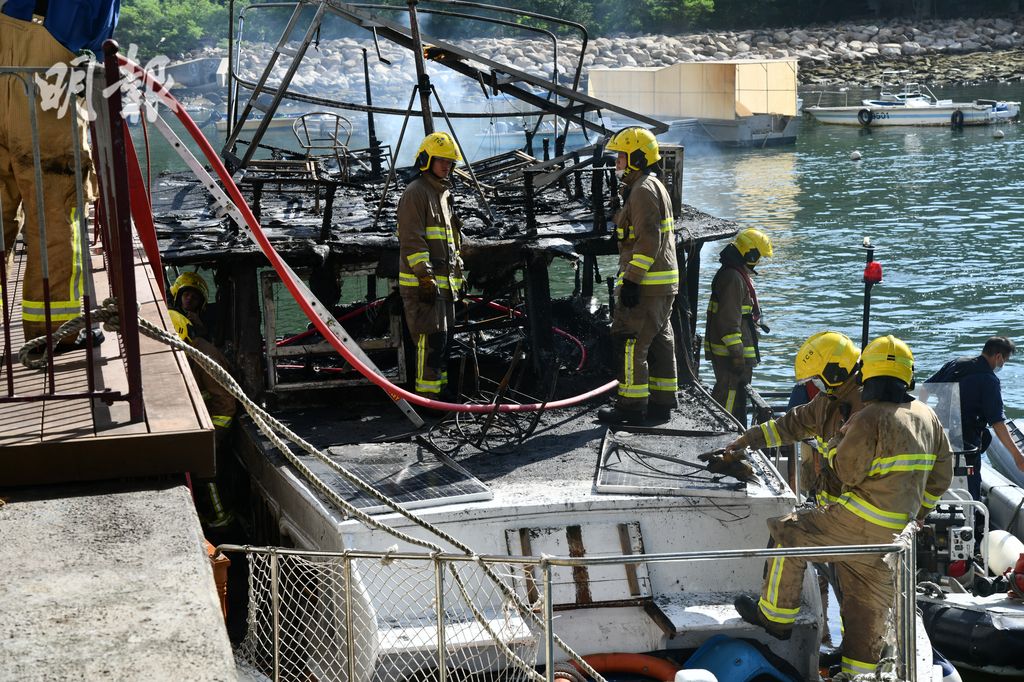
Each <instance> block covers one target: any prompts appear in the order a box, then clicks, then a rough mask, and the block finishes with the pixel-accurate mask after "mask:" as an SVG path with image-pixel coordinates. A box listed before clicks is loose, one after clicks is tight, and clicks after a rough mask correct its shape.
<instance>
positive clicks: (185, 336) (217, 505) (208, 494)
mask: <svg viewBox="0 0 1024 682" xmlns="http://www.w3.org/2000/svg"><path fill="white" fill-rule="evenodd" d="M209 297H210V290H209V288H208V287H207V285H206V280H204V279H203V277H202V275H200V274H198V273H196V272H183V273H181V275H179V276H178V278H177V279H176V280H174V284H172V285H171V308H170V310H169V313H170V316H171V322H172V323H173V324H174V328H175V331H177V332H178V336H179V337H180V338H181V340H182V341H184V342H185V343H188V344H190V345H192V346H193V347H195V349H196V350H198V351H200V352H201V353H203V354H205V355H207V356H209V357H210V358H213V360H214V361H216V363H217V364H218V365H220V366H221V367H223V368H225V369H227V367H228V360H227V358H226V357H224V354H223V353H221V352H220V349H219V348H217V347H216V346H215V345H213V343H211V342H210V340H209V334H208V332H207V330H206V325H205V324H203V321H202V319H201V318H200V315H201V313H202V311H203V309H204V308H205V307H206V302H207V300H209ZM189 365H190V366H191V368H192V374H193V375H194V376H195V378H196V383H198V384H199V390H200V391H201V392H202V395H203V402H204V403H206V409H207V410H208V411H209V413H210V421H212V422H213V432H214V438H215V441H214V448H215V452H216V457H217V472H218V473H221V472H224V471H226V466H225V464H226V458H227V456H228V449H227V439H228V435H229V433H230V430H231V425H232V423H233V422H234V419H235V413H236V412H237V411H238V403H237V402H236V401H235V397H234V396H233V395H231V393H230V392H229V391H228V390H227V389H226V388H224V387H223V386H221V385H220V383H219V382H218V381H217V380H216V379H214V378H213V377H212V376H210V374H209V373H207V371H206V370H205V369H203V368H202V367H201V366H200V365H198V364H196V363H195V362H193V361H192V360H191V359H190V360H189ZM197 485H198V486H199V488H200V490H199V491H196V493H195V496H196V506H197V510H198V512H199V516H200V519H202V520H203V521H204V522H205V523H206V524H207V525H209V526H213V527H223V526H226V525H228V524H229V523H231V521H232V520H233V518H232V515H231V513H230V512H229V511H228V510H227V509H226V507H225V504H224V501H223V499H222V497H221V494H220V490H219V489H218V488H217V484H216V482H215V481H213V480H206V481H197ZM207 503H208V504H207Z"/></svg>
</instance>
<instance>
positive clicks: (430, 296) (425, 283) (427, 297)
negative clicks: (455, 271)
mask: <svg viewBox="0 0 1024 682" xmlns="http://www.w3.org/2000/svg"><path fill="white" fill-rule="evenodd" d="M419 299H420V301H421V302H422V303H433V302H434V301H436V300H437V280H435V279H434V278H433V277H430V276H427V277H420V290H419Z"/></svg>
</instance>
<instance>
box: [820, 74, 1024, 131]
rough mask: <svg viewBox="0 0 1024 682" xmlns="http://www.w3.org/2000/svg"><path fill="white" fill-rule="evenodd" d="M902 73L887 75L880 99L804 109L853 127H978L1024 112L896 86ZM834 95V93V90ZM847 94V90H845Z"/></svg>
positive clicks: (909, 84)
mask: <svg viewBox="0 0 1024 682" xmlns="http://www.w3.org/2000/svg"><path fill="white" fill-rule="evenodd" d="M899 73H900V72H894V71H887V72H885V73H884V74H883V82H882V86H881V92H880V94H879V96H878V97H877V98H876V99H864V100H861V102H860V103H859V104H853V105H851V104H844V105H842V106H821V96H824V95H825V94H829V93H825V92H823V93H821V96H819V99H818V104H816V105H815V106H812V107H805V108H804V111H806V112H807V113H808V114H810V115H811V116H813V117H814V118H815V120H817V121H820V122H821V123H833V124H837V125H850V126H863V127H868V126H954V127H959V126H974V125H988V124H991V123H998V122H1000V121H1007V120H1010V119H1014V118H1016V117H1017V116H1018V114H1019V113H1020V102H1011V101H1005V102H1004V101H996V100H991V99H977V100H974V101H973V102H955V101H953V100H951V99H939V98H938V97H937V96H936V95H935V93H933V92H932V91H931V89H930V88H929V87H928V86H927V85H923V84H921V83H916V82H913V81H903V82H902V83H901V84H899V85H895V84H894V82H893V80H891V79H892V77H894V76H898V75H899ZM833 94H834V93H833ZM843 94H844V95H845V94H846V93H843Z"/></svg>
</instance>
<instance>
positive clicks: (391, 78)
mask: <svg viewBox="0 0 1024 682" xmlns="http://www.w3.org/2000/svg"><path fill="white" fill-rule="evenodd" d="M462 44H464V45H466V46H467V47H469V48H471V49H473V50H475V51H477V52H479V53H480V54H481V55H482V56H484V57H487V58H488V59H492V60H494V61H497V62H501V63H504V64H508V65H510V66H513V67H515V68H517V69H520V70H523V71H527V72H530V73H535V74H538V75H542V76H544V77H548V78H550V77H551V75H552V66H553V63H554V61H555V60H554V59H553V53H552V47H551V43H550V41H542V40H529V39H520V38H516V39H512V38H478V39H469V40H464V41H462ZM580 45H581V42H580V40H579V39H567V40H563V41H560V43H559V49H560V52H559V54H558V58H557V68H558V74H559V79H560V80H561V81H562V82H563V83H569V82H571V79H572V75H573V73H574V71H575V68H576V60H577V59H578V55H579V51H580ZM363 48H368V49H369V50H370V54H371V55H373V54H374V48H373V45H372V43H371V42H370V41H360V40H355V39H337V40H324V41H322V42H321V43H320V45H319V48H318V49H315V50H314V49H311V50H310V51H309V52H308V53H307V55H306V59H305V63H304V65H303V67H302V68H301V69H300V71H299V73H297V74H296V77H295V79H294V80H293V83H292V89H293V90H295V91H298V92H304V93H307V94H311V95H317V96H321V97H327V98H331V99H341V100H343V101H349V102H361V101H362V100H363V94H362V92H363V65H362V49H363ZM381 48H382V52H383V56H384V57H385V58H387V59H389V60H391V62H392V64H391V65H390V66H386V65H384V64H382V63H380V62H379V61H377V60H376V59H371V63H370V75H371V79H372V81H373V83H374V99H375V104H380V105H384V106H389V105H394V104H396V103H399V102H400V103H402V105H403V108H404V104H405V102H407V100H408V97H409V93H410V92H411V87H412V85H413V83H414V81H415V73H414V68H413V64H412V58H411V55H410V54H409V53H408V52H407V51H405V50H401V49H398V48H396V47H387V46H385V45H384V44H382V45H381ZM272 49H273V45H271V44H269V43H267V44H261V43H253V44H247V45H246V46H245V49H243V51H242V59H241V63H240V69H239V71H240V73H241V74H242V76H243V77H244V78H248V79H250V80H258V78H259V74H260V71H261V69H262V66H263V65H264V64H266V62H267V60H268V59H269V57H270V55H271V51H272ZM211 54H216V52H215V51H206V52H204V53H201V54H197V55H193V56H197V57H198V56H211ZM723 59H795V60H797V62H798V64H799V68H798V74H799V75H798V77H799V80H800V83H801V84H802V85H832V84H848V85H860V86H874V85H878V83H879V81H880V77H881V73H882V71H883V70H886V69H905V70H908V71H910V72H911V76H912V77H913V78H915V79H917V80H920V81H922V82H925V83H928V84H931V85H937V86H941V85H951V84H974V83H980V82H986V81H998V82H1013V81H1021V80H1024V15H1022V16H1018V17H1015V18H1012V19H1007V18H983V19H957V20H952V21H934V20H929V21H919V22H912V21H909V20H891V21H888V22H881V23H873V24H859V23H846V24H842V25H838V26H817V27H815V26H811V27H803V28H790V29H775V30H743V31H719V32H708V33H694V34H688V35H678V36H665V35H643V36H626V35H616V36H603V37H599V38H596V39H591V40H590V42H589V43H588V45H587V49H586V53H585V54H584V57H583V64H584V77H585V74H586V71H587V69H589V68H592V67H604V68H616V67H626V66H646V67H657V66H668V65H671V64H674V63H677V62H694V61H709V60H723ZM431 71H432V73H433V74H434V80H435V85H438V86H439V87H438V89H439V92H441V93H442V94H443V93H444V92H445V91H446V88H447V87H448V86H449V85H452V84H455V83H456V81H457V80H459V79H461V80H462V81H465V80H466V79H464V78H461V77H460V76H457V75H455V74H454V73H452V72H450V71H448V70H447V69H444V68H443V67H439V66H434V67H433V68H432V69H431ZM282 72H283V70H282ZM456 87H460V88H463V92H462V95H463V96H464V98H465V99H463V100H462V101H461V102H460V104H462V105H465V106H464V108H463V110H473V109H474V108H475V109H477V110H480V109H481V108H484V109H486V107H488V106H493V103H491V104H488V103H487V101H486V99H485V98H484V97H483V96H482V93H481V91H480V88H479V87H466V86H465V83H458V84H457V86H456ZM378 100H380V101H378Z"/></svg>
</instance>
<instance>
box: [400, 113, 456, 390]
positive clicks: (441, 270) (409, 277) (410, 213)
mask: <svg viewBox="0 0 1024 682" xmlns="http://www.w3.org/2000/svg"><path fill="white" fill-rule="evenodd" d="M459 161H462V154H461V153H460V152H459V148H458V146H457V145H456V144H455V140H454V139H452V136H451V135H449V134H448V133H431V134H430V135H427V136H426V137H425V138H423V142H422V143H421V144H420V147H419V150H418V151H417V152H416V167H417V168H418V169H419V171H420V175H419V177H417V178H416V179H415V180H413V181H412V182H411V183H410V184H409V186H408V187H407V188H406V189H405V192H404V193H403V194H402V198H401V199H400V200H399V202H398V245H399V264H398V284H399V292H400V293H401V296H402V305H403V307H404V309H405V321H406V323H407V324H408V326H409V333H410V335H411V336H412V340H413V343H414V344H415V346H416V363H415V366H416V371H415V375H416V380H415V386H414V390H415V391H416V393H418V394H419V395H421V396H424V397H427V398H434V399H437V398H439V397H440V394H441V392H442V391H443V390H444V389H445V386H446V384H447V381H448V373H447V371H446V365H447V359H448V334H449V333H450V331H451V329H452V327H453V326H454V323H455V301H456V300H457V299H458V296H459V291H460V289H462V259H461V258H460V256H459V251H460V249H461V247H462V235H461V232H460V230H459V220H458V218H456V217H455V214H454V211H453V206H452V195H451V188H452V185H451V182H450V181H449V180H448V176H449V175H450V174H451V171H452V169H453V168H454V167H455V164H456V163H457V162H459Z"/></svg>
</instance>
